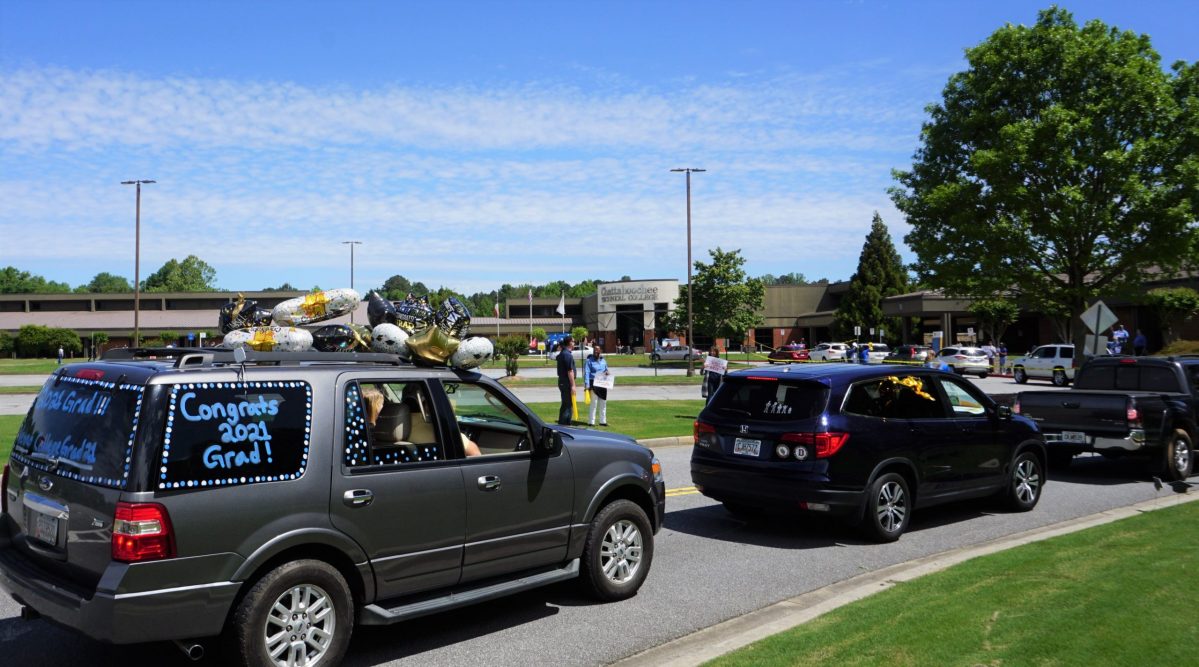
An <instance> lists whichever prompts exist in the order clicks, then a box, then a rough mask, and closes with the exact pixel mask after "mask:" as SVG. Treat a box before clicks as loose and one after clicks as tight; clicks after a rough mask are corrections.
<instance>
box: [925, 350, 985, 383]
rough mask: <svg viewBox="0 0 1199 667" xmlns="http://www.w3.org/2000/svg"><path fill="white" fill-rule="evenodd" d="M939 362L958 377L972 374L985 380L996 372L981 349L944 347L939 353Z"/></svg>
mask: <svg viewBox="0 0 1199 667" xmlns="http://www.w3.org/2000/svg"><path fill="white" fill-rule="evenodd" d="M937 360H938V361H941V362H944V363H945V364H947V365H948V366H949V367H950V368H952V369H953V372H955V373H957V374H958V375H965V374H967V373H970V374H971V375H977V376H978V377H980V378H985V377H987V376H988V375H990V374H991V371H993V370H995V369H994V368H992V367H991V362H990V361H989V360H988V359H987V353H986V352H983V351H982V348H981V347H968V346H954V347H944V348H941V351H940V352H938V353H937Z"/></svg>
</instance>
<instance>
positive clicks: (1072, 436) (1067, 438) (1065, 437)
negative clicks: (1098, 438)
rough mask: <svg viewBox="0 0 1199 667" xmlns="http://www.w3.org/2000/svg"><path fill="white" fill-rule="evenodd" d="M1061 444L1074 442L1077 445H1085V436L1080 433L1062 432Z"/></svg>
mask: <svg viewBox="0 0 1199 667" xmlns="http://www.w3.org/2000/svg"><path fill="white" fill-rule="evenodd" d="M1062 442H1076V443H1078V444H1082V445H1085V444H1087V434H1086V433H1083V432H1082V431H1062Z"/></svg>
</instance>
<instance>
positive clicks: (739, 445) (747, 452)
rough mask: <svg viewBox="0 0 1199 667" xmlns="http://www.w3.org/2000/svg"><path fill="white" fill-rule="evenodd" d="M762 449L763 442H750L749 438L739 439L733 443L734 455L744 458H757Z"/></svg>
mask: <svg viewBox="0 0 1199 667" xmlns="http://www.w3.org/2000/svg"><path fill="white" fill-rule="evenodd" d="M761 449H762V441H761V440H750V439H748V438H737V439H736V440H734V441H733V453H734V454H741V455H743V456H757V455H758V452H759V451H761Z"/></svg>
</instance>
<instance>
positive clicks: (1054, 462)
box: [1049, 449, 1074, 470]
mask: <svg viewBox="0 0 1199 667" xmlns="http://www.w3.org/2000/svg"><path fill="white" fill-rule="evenodd" d="M1072 461H1074V452H1061V451H1055V450H1053V449H1050V450H1049V469H1050V470H1065V469H1066V468H1069V467H1070V463H1071V462H1072Z"/></svg>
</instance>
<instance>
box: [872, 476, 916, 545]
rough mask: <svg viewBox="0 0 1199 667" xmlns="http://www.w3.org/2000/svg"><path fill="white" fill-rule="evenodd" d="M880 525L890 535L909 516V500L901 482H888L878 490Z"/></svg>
mask: <svg viewBox="0 0 1199 667" xmlns="http://www.w3.org/2000/svg"><path fill="white" fill-rule="evenodd" d="M876 511H877V514H878V524H879V525H880V526H882V528H883V530H885V531H886V532H888V533H894V532H895V531H897V530H899V528H900V526H902V525H903V520H904V517H906V516H907V514H908V499H907V495H906V494H905V493H904V492H903V487H902V486H900V484H899V482H887V483H886V484H883V486H882V488H880V489H879V490H878V509H877V510H876Z"/></svg>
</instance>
